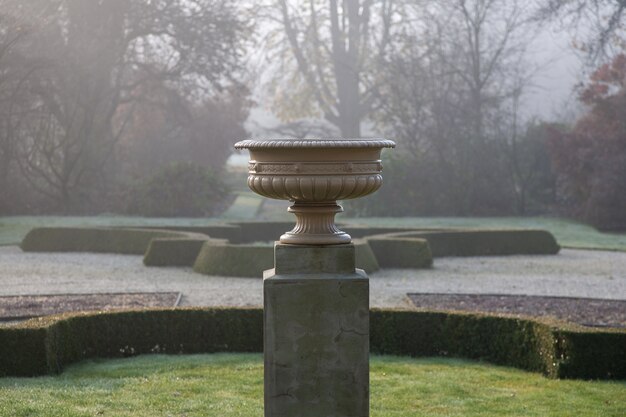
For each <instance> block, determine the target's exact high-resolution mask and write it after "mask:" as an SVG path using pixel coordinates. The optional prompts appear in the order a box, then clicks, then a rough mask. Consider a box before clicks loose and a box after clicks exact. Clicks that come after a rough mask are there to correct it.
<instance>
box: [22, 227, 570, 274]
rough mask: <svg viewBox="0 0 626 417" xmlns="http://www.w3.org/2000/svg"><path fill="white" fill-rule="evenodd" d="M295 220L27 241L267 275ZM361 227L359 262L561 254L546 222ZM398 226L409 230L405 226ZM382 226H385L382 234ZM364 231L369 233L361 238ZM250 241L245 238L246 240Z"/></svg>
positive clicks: (58, 234)
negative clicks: (280, 239)
mask: <svg viewBox="0 0 626 417" xmlns="http://www.w3.org/2000/svg"><path fill="white" fill-rule="evenodd" d="M290 227H291V224H289V223H272V222H267V223H262V222H254V223H252V222H251V223H236V224H230V225H228V224H227V225H213V226H198V227H193V226H190V227H184V226H183V227H177V226H164V227H163V228H161V229H156V228H120V227H116V228H58V227H57V228H47V227H43V228H37V229H33V230H31V231H30V232H29V233H28V234H27V235H26V237H25V238H24V240H23V241H22V245H21V247H22V249H23V250H24V251H39V252H41V251H52V252H107V253H123V254H137V255H139V254H144V264H145V265H147V266H193V267H194V270H195V271H196V272H199V273H202V274H206V275H221V276H239V277H260V276H261V275H262V272H263V271H264V270H266V269H271V268H272V266H273V251H272V248H271V246H269V245H267V246H266V245H251V244H246V242H247V243H250V242H267V241H268V240H271V239H272V238H273V237H275V236H278V235H279V234H280V233H281V231H285V230H288V229H289V228H290ZM346 230H348V231H349V232H350V233H352V234H353V235H354V244H355V247H356V257H357V267H359V268H362V269H364V270H365V271H366V272H374V271H376V270H378V269H379V268H380V267H383V268H429V267H430V266H432V263H433V257H438V256H485V255H510V254H555V253H557V252H558V251H559V246H558V244H557V243H556V240H555V239H554V237H553V236H552V235H551V234H550V233H549V232H546V231H542V230H409V231H407V229H398V228H368V227H352V228H347V229H346ZM399 230H403V231H401V232H399ZM377 233H383V234H377ZM361 236H363V238H360V237H361ZM241 243H243V244H241Z"/></svg>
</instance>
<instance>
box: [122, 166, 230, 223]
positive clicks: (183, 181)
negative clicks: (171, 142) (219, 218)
mask: <svg viewBox="0 0 626 417" xmlns="http://www.w3.org/2000/svg"><path fill="white" fill-rule="evenodd" d="M230 201H231V194H230V190H229V189H228V187H227V186H226V185H225V183H224V182H223V181H222V180H221V179H220V177H219V176H218V175H217V174H215V173H214V172H213V171H212V170H210V169H208V168H204V167H201V166H199V165H195V164H192V163H188V162H177V163H174V164H171V165H168V166H167V167H165V168H164V169H163V170H162V171H160V172H158V173H157V174H155V175H154V176H153V177H151V178H149V179H148V180H147V181H145V182H143V183H141V184H139V185H138V186H136V187H135V188H134V190H133V192H132V195H131V197H130V201H129V205H128V212H129V213H130V214H138V215H141V216H148V217H202V216H215V215H217V214H219V213H221V212H222V211H224V210H225V209H226V208H227V206H228V204H229V203H230Z"/></svg>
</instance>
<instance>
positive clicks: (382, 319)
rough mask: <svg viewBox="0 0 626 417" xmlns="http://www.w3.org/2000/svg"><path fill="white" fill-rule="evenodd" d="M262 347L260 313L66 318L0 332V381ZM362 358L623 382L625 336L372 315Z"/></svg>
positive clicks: (546, 324)
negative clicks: (461, 361) (429, 359)
mask: <svg viewBox="0 0 626 417" xmlns="http://www.w3.org/2000/svg"><path fill="white" fill-rule="evenodd" d="M262 349H263V310H261V309H242V308H232V309H222V308H217V309H209V308H177V309H150V310H125V311H115V312H91V313H72V314H65V315H59V316H50V317H46V318H39V319H33V320H30V321H28V322H25V323H23V324H21V325H19V326H15V327H0V376H9V375H11V376H35V375H44V374H47V373H58V372H61V371H62V370H63V369H64V367H66V366H67V365H69V364H71V363H75V362H77V361H80V360H82V359H87V358H94V357H100V358H111V357H123V356H131V355H137V354H144V353H208V352H261V351H262ZM370 351H371V352H373V353H379V354H394V355H409V356H453V357H462V358H469V359H481V360H485V361H488V362H491V363H495V364H500V365H507V366H514V367H517V368H521V369H524V370H528V371H534V372H542V373H544V374H545V375H546V376H549V377H552V378H584V379H592V378H593V379H597V378H599V379H626V330H620V329H605V330H599V329H588V328H584V327H581V326H576V325H570V324H566V323H562V322H551V321H544V320H536V319H530V318H518V317H512V316H501V315H491V314H466V313H458V312H428V311H400V310H372V311H371V312H370Z"/></svg>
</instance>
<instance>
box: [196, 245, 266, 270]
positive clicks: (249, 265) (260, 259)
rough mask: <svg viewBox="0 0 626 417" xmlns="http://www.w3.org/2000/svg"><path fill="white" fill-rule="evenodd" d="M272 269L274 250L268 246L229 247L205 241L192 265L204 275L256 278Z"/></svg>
mask: <svg viewBox="0 0 626 417" xmlns="http://www.w3.org/2000/svg"><path fill="white" fill-rule="evenodd" d="M273 267H274V248H273V247H272V246H269V245H231V244H227V243H223V242H220V243H216V242H214V241H207V242H205V243H204V245H203V246H202V248H201V249H200V252H199V253H198V257H197V258H196V261H195V263H194V265H193V270H194V271H196V272H198V273H201V274H205V275H219V276H235V277H258V278H261V277H262V276H263V271H265V270H266V269H271V268H273Z"/></svg>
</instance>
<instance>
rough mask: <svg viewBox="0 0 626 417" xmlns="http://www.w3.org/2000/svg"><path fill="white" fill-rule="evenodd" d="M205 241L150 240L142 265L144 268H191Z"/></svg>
mask: <svg viewBox="0 0 626 417" xmlns="http://www.w3.org/2000/svg"><path fill="white" fill-rule="evenodd" d="M206 241H207V239H179V238H173V239H171V238H164V239H161V238H157V239H152V241H151V242H150V245H149V246H148V249H147V250H146V254H145V255H144V257H143V263H144V265H146V266H193V264H194V262H195V261H196V258H197V257H198V253H200V249H201V248H202V245H204V243H205V242H206Z"/></svg>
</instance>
